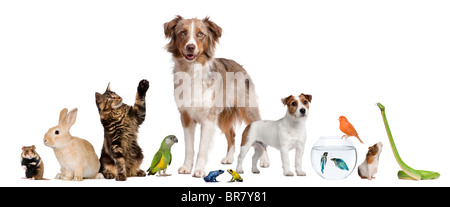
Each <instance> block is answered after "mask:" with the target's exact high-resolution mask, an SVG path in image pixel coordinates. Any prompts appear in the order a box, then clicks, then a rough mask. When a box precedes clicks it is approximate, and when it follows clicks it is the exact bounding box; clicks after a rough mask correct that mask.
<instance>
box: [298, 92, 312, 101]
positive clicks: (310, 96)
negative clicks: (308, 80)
mask: <svg viewBox="0 0 450 207" xmlns="http://www.w3.org/2000/svg"><path fill="white" fill-rule="evenodd" d="M302 95H303V96H305V98H306V100H308V101H309V103H311V100H312V95H309V94H303V93H302V94H300V96H302Z"/></svg>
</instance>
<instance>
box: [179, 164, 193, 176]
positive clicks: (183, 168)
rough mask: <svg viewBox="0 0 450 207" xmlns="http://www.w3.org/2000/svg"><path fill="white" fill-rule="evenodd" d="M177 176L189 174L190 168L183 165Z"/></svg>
mask: <svg viewBox="0 0 450 207" xmlns="http://www.w3.org/2000/svg"><path fill="white" fill-rule="evenodd" d="M178 174H191V168H190V167H188V166H185V165H183V166H181V167H180V168H178Z"/></svg>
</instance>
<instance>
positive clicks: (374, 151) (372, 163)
mask: <svg viewBox="0 0 450 207" xmlns="http://www.w3.org/2000/svg"><path fill="white" fill-rule="evenodd" d="M382 148H383V144H382V143H381V142H378V143H376V144H374V145H373V146H371V147H369V151H368V152H367V154H366V159H365V160H364V162H363V163H361V165H359V166H358V175H359V177H361V179H369V180H372V179H374V178H375V177H374V175H375V173H377V170H378V163H379V160H380V154H381V149H382Z"/></svg>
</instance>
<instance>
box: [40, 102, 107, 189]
mask: <svg viewBox="0 0 450 207" xmlns="http://www.w3.org/2000/svg"><path fill="white" fill-rule="evenodd" d="M67 111H68V110H67V109H66V108H65V109H63V110H61V112H60V114H59V123H58V125H57V126H55V127H53V128H50V129H49V130H48V132H47V133H46V134H45V137H44V144H45V145H46V146H48V147H51V148H52V149H53V150H54V152H55V155H56V159H58V162H59V164H60V165H61V173H58V174H57V175H56V177H55V179H63V180H74V181H81V180H83V178H94V179H102V178H103V175H102V174H101V173H98V170H99V169H100V162H99V160H98V157H97V154H95V151H94V147H93V146H92V145H91V143H89V142H88V141H86V140H84V139H80V138H78V137H74V136H72V135H71V134H70V132H69V130H70V128H71V127H72V125H73V124H74V123H75V120H76V119H77V113H78V109H77V108H75V109H72V110H71V111H70V112H69V114H67Z"/></svg>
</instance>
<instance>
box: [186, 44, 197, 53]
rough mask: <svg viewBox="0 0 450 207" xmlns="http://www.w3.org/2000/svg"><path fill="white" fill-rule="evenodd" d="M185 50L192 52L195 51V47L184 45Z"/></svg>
mask: <svg viewBox="0 0 450 207" xmlns="http://www.w3.org/2000/svg"><path fill="white" fill-rule="evenodd" d="M186 50H187V51H188V52H194V50H195V45H194V44H188V45H186Z"/></svg>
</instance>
